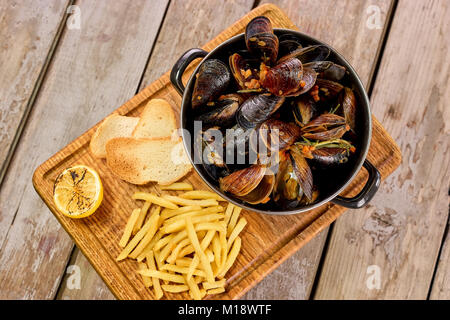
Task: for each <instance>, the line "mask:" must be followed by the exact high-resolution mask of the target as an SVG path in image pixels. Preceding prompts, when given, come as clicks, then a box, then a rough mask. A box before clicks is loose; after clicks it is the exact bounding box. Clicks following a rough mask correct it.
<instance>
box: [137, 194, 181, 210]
mask: <svg viewBox="0 0 450 320" xmlns="http://www.w3.org/2000/svg"><path fill="white" fill-rule="evenodd" d="M133 199H135V200H145V201H149V202H151V203H154V204H157V205H158V206H161V207H164V208H169V209H177V208H178V206H177V205H176V204H175V203H173V202H171V201H170V200H167V199H165V198H162V197H158V196H157V195H156V194H153V193H147V192H136V193H135V194H134V195H133Z"/></svg>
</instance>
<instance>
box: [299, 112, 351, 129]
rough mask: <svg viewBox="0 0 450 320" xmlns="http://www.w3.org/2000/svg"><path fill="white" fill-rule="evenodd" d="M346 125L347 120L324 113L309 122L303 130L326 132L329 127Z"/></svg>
mask: <svg viewBox="0 0 450 320" xmlns="http://www.w3.org/2000/svg"><path fill="white" fill-rule="evenodd" d="M344 124H345V118H343V117H341V116H339V115H337V114H334V113H322V114H321V115H320V116H318V117H317V118H314V119H313V120H311V121H309V122H308V123H307V124H306V125H305V126H304V127H303V128H302V131H303V132H317V131H324V130H326V129H327V128H328V127H332V126H340V125H344Z"/></svg>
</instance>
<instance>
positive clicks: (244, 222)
mask: <svg viewBox="0 0 450 320" xmlns="http://www.w3.org/2000/svg"><path fill="white" fill-rule="evenodd" d="M246 225H247V220H246V219H245V218H244V217H242V218H240V219H239V222H238V223H237V224H236V227H234V229H233V231H231V234H230V236H229V238H228V241H227V251H229V250H230V248H231V245H232V244H233V241H234V239H236V237H237V236H238V235H239V234H240V233H241V231H242V230H243V229H244V227H245V226H246Z"/></svg>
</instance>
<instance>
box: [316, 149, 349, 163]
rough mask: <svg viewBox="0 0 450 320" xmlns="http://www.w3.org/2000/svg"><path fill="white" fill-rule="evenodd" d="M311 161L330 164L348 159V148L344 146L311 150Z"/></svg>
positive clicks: (344, 161)
mask: <svg viewBox="0 0 450 320" xmlns="http://www.w3.org/2000/svg"><path fill="white" fill-rule="evenodd" d="M311 154H312V157H313V158H312V161H313V162H314V163H317V164H319V165H321V166H325V167H328V166H332V165H337V164H342V163H346V162H347V161H348V156H349V153H348V149H345V148H320V149H315V150H313V151H311Z"/></svg>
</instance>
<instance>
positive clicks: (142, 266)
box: [138, 262, 153, 288]
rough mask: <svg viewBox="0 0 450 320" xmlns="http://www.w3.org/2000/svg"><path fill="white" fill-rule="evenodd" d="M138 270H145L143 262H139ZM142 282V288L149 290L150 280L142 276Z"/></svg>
mask: <svg viewBox="0 0 450 320" xmlns="http://www.w3.org/2000/svg"><path fill="white" fill-rule="evenodd" d="M138 265H139V270H144V269H147V265H146V264H145V263H143V262H139V264H138ZM142 281H143V282H144V286H146V287H147V288H150V287H151V286H152V285H153V282H152V279H151V278H149V277H146V276H142Z"/></svg>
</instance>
